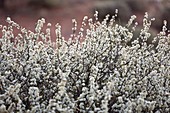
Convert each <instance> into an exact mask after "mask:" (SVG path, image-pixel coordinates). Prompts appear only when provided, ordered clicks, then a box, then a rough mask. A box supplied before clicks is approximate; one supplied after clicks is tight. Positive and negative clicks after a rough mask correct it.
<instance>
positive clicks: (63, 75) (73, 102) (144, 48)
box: [0, 12, 170, 113]
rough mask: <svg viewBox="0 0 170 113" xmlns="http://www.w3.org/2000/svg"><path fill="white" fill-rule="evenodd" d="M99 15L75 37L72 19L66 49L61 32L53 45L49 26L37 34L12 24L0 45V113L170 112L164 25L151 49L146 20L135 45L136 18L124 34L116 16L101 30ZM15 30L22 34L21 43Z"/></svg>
mask: <svg viewBox="0 0 170 113" xmlns="http://www.w3.org/2000/svg"><path fill="white" fill-rule="evenodd" d="M97 15H98V14H97V12H96V14H95V15H94V16H95V19H94V20H92V19H90V18H88V17H84V19H83V21H82V25H81V28H80V30H79V32H78V33H77V30H76V29H77V22H76V21H75V20H74V19H73V21H72V22H73V25H74V26H73V28H72V31H73V34H72V35H71V38H69V40H68V41H66V40H65V39H64V38H63V37H62V34H61V26H60V25H59V24H56V30H55V32H56V42H52V41H51V34H50V26H51V24H50V23H48V24H47V28H46V29H45V30H44V29H43V28H44V27H43V26H44V24H45V20H44V19H40V20H38V22H37V24H36V27H35V32H33V31H30V30H27V29H25V28H23V27H22V26H19V25H18V24H17V23H15V22H14V21H12V20H11V19H10V18H7V20H6V21H7V23H8V25H7V26H5V25H3V26H1V31H2V37H1V38H0V112H1V113H12V112H19V113H25V112H26V113H58V112H61V113H72V112H74V113H79V112H81V113H87V112H88V113H93V112H95V113H107V112H109V113H118V112H119V113H135V112H136V113H142V112H150V113H153V112H156V113H162V112H163V113H169V112H170V35H168V34H167V32H168V30H167V28H166V24H167V23H166V21H165V22H164V26H163V28H162V31H161V32H160V33H159V34H157V36H155V37H154V38H153V39H152V43H147V41H148V40H150V38H151V37H152V36H151V33H150V32H149V28H150V26H151V21H152V20H149V19H148V15H147V13H146V15H145V16H144V19H143V28H142V29H141V32H140V34H139V36H138V37H135V39H134V37H133V33H134V32H135V31H134V30H135V27H136V25H137V24H134V26H133V23H134V22H133V21H134V19H135V18H136V17H135V16H132V18H131V19H130V20H129V22H128V24H127V25H126V26H121V25H119V24H116V23H115V18H116V15H117V13H116V14H115V15H113V17H112V19H111V20H108V18H109V16H108V15H107V16H106V19H104V20H103V21H102V22H99V21H98V18H97V17H98V16H97ZM15 27H16V28H15ZM14 28H15V29H19V30H20V32H19V33H18V34H17V35H15V34H14V33H13V30H14ZM84 37H85V38H84ZM132 39H133V40H132ZM156 42H157V43H156Z"/></svg>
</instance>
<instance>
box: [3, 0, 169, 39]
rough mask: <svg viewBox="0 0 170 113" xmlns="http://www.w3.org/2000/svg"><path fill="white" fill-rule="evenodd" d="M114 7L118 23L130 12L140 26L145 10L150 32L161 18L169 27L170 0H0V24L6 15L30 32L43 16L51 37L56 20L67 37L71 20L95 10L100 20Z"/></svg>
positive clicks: (157, 29) (155, 29)
mask: <svg viewBox="0 0 170 113" xmlns="http://www.w3.org/2000/svg"><path fill="white" fill-rule="evenodd" d="M115 9H118V10H119V13H118V22H119V23H120V24H124V23H127V21H128V20H129V18H130V16H131V15H136V16H137V19H136V21H137V22H138V23H139V25H141V24H142V19H143V16H144V14H145V12H146V11H147V12H148V14H149V18H156V20H155V21H154V22H153V25H152V29H153V31H155V32H157V31H160V30H161V28H162V25H163V20H167V21H168V29H170V24H169V23H170V0H0V24H1V25H4V24H6V22H5V20H6V18H7V17H11V19H12V20H14V21H15V22H17V23H19V24H20V25H21V26H23V27H25V28H27V29H30V30H32V31H34V27H35V23H36V22H37V20H38V19H40V18H42V17H43V18H45V19H46V22H47V23H48V22H49V23H51V24H52V37H55V34H54V30H55V24H56V23H59V24H60V25H61V26H62V34H63V36H64V37H66V39H68V38H69V37H70V34H71V28H72V23H71V21H72V19H76V20H77V22H78V26H80V25H81V21H82V19H83V17H84V16H89V17H93V14H94V12H95V10H97V11H99V20H100V21H102V20H103V19H104V18H105V16H106V14H110V15H114V14H115ZM53 39H54V40H55V38H53Z"/></svg>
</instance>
